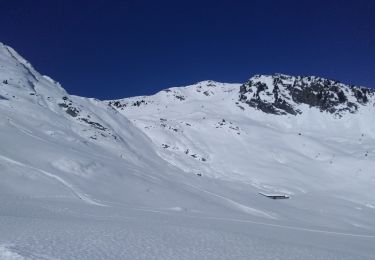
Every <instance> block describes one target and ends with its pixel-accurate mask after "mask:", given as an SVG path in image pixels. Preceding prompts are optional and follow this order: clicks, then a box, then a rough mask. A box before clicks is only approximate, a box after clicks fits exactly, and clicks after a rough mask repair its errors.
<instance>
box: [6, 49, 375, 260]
mask: <svg viewBox="0 0 375 260" xmlns="http://www.w3.org/2000/svg"><path fill="white" fill-rule="evenodd" d="M274 77H276V76H274ZM272 78H273V77H265V78H264V79H263V78H262V79H261V80H262V81H263V80H264V81H267V80H270V79H272ZM250 85H251V84H249V82H248V83H245V84H244V85H241V84H224V83H218V82H213V81H205V82H200V83H198V84H196V85H193V86H188V87H184V88H171V89H167V90H164V91H162V92H160V93H158V94H156V95H154V96H150V97H135V98H130V99H123V100H115V101H104V102H103V101H99V100H95V99H88V98H82V97H77V96H71V95H69V94H68V93H66V91H65V90H64V89H63V88H62V87H61V86H60V85H59V84H58V83H57V82H55V81H53V80H52V79H50V78H48V77H46V76H42V75H41V74H39V73H38V72H37V71H36V70H35V69H34V68H33V67H32V66H31V65H30V64H29V63H28V62H27V61H26V60H24V59H23V58H22V57H20V56H19V55H18V54H17V53H16V52H15V51H14V50H13V49H11V48H10V47H8V46H5V45H2V44H0V143H1V146H0V259H249V257H250V258H252V259H276V258H280V257H281V258H282V259H301V258H303V259H372V256H373V255H374V253H375V252H374V249H373V243H374V239H375V230H374V229H375V223H374V213H375V201H374V192H373V191H372V189H371V188H372V186H373V184H374V175H373V173H372V172H371V169H374V164H373V162H372V161H373V157H374V152H375V149H374V147H375V145H374V135H373V133H374V131H373V130H374V122H373V120H372V116H371V115H372V113H373V103H374V101H373V98H372V96H371V93H367V92H366V97H368V99H367V100H366V102H359V101H358V102H357V101H356V100H353V102H356V103H355V104H356V105H357V106H358V107H357V109H356V110H355V111H354V110H353V111H351V112H355V113H353V114H351V113H350V111H349V112H348V111H346V110H340V114H339V116H337V114H336V113H333V114H331V113H326V112H324V111H323V113H322V112H321V109H320V107H319V108H314V107H313V108H309V107H308V106H307V105H306V104H302V103H298V102H294V103H293V108H295V109H296V110H297V109H298V110H299V111H302V112H303V113H297V116H294V115H291V114H288V113H286V114H285V115H282V116H280V115H277V114H280V113H276V114H275V113H265V112H264V111H262V110H258V109H257V108H259V107H256V106H255V107H254V106H252V105H251V102H248V99H247V98H249V100H251V98H252V97H251V92H249V89H250V88H251V86H250ZM267 86H269V87H270V88H271V85H267ZM247 92H249V93H247ZM266 95H267V94H266ZM347 95H348V96H349V95H351V94H347ZM245 97H246V99H245ZM347 100H349V101H350V100H351V99H350V98H348V99H347ZM350 102H352V101H350ZM258 103H259V102H258ZM249 105H250V106H249ZM339 105H340V106H343V104H342V103H340V104H339ZM345 112H348V113H345ZM340 116H341V117H340ZM197 174H199V175H201V176H198V175H197ZM260 191H266V192H283V193H287V194H290V195H291V199H290V200H284V201H273V200H270V199H268V198H265V197H263V196H259V194H258V192H260Z"/></svg>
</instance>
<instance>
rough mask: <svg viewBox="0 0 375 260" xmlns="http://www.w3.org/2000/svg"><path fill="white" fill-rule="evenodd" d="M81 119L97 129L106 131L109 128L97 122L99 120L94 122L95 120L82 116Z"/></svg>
mask: <svg viewBox="0 0 375 260" xmlns="http://www.w3.org/2000/svg"><path fill="white" fill-rule="evenodd" d="M79 120H81V121H83V122H85V123H87V124H89V125H91V126H92V127H94V128H96V129H99V130H101V131H105V130H107V128H106V127H104V126H102V125H101V124H99V123H97V122H93V121H90V120H88V119H87V118H80V119H79Z"/></svg>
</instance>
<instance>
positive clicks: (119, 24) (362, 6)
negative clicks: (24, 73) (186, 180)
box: [0, 0, 375, 99]
mask: <svg viewBox="0 0 375 260" xmlns="http://www.w3.org/2000/svg"><path fill="white" fill-rule="evenodd" d="M0 4H1V5H0V6H1V14H0V41H1V42H3V43H5V44H8V45H10V46H12V47H13V48H15V49H16V50H17V51H18V52H19V53H20V54H21V55H23V56H24V57H25V58H26V59H28V60H29V61H30V62H31V63H32V64H33V65H34V67H36V69H37V70H39V71H40V72H41V73H43V74H46V75H49V76H51V77H52V78H54V79H55V80H57V81H59V82H61V83H62V85H63V86H64V88H65V89H67V91H68V92H69V93H71V94H76V95H82V96H89V97H96V98H100V99H113V98H121V97H128V96H135V95H148V94H152V93H155V92H157V91H159V90H161V89H163V88H167V87H172V86H181V85H186V84H190V83H194V82H197V81H201V80H206V79H212V80H217V81H222V82H244V81H246V80H247V79H248V78H249V77H251V76H252V75H253V74H260V73H262V74H273V73H278V72H280V73H285V74H291V75H316V76H323V77H328V78H332V79H336V80H339V81H341V82H344V83H349V84H357V85H364V86H369V87H375V1H372V0H367V1H366V0H355V1H354V0H353V1H352V0H345V1H339V0H325V1H321V0H315V1H308V0H306V1H304V0H294V1H291V0H274V1H270V0H262V1H260V0H259V1H251V0H248V1H236V0H231V1H229V0H228V1H221V0H216V1H210V0H207V1H205V0H200V1H195V0H173V1H163V0H149V1H145V0H133V1H127V0H123V1H120V0H118V1H116V0H75V1H70V0H33V1H31V0H0Z"/></svg>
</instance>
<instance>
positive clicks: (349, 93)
mask: <svg viewBox="0 0 375 260" xmlns="http://www.w3.org/2000/svg"><path fill="white" fill-rule="evenodd" d="M373 98H374V89H369V88H364V87H358V86H348V85H345V84H342V83H340V82H338V81H334V80H329V79H324V78H320V77H313V76H309V77H300V76H298V77H293V76H287V75H283V74H275V75H273V76H264V75H256V76H254V77H252V78H251V79H250V80H249V81H247V82H246V83H245V84H243V85H242V86H241V87H240V97H239V99H240V101H241V102H243V103H246V104H248V105H249V106H250V107H254V108H256V109H259V110H261V111H263V112H265V113H270V114H277V115H286V114H291V115H298V114H301V113H302V110H301V105H307V106H309V107H315V108H318V109H319V110H320V111H321V112H328V113H331V114H334V115H336V116H339V117H341V116H342V115H344V114H345V113H347V112H349V113H356V112H357V111H358V108H359V106H365V105H367V103H368V102H369V100H370V99H373Z"/></svg>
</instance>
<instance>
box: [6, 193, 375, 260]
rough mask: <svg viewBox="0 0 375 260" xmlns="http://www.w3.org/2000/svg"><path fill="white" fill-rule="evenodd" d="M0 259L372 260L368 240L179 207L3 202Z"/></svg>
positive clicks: (372, 250) (23, 199)
mask: <svg viewBox="0 0 375 260" xmlns="http://www.w3.org/2000/svg"><path fill="white" fill-rule="evenodd" d="M1 205H2V206H1V211H0V213H1V218H0V221H1V222H0V232H1V239H0V259H373V256H374V247H373V244H374V239H375V238H374V236H371V235H369V236H366V235H358V234H350V233H337V232H334V231H331V232H328V231H327V232H326V231H318V230H316V229H313V228H306V227H305V228H302V227H299V228H297V227H291V226H284V225H278V224H269V223H265V222H258V221H253V220H249V219H248V218H240V217H238V218H233V217H232V218H231V217H225V216H223V217H221V216H216V217H215V216H212V217H208V216H204V215H201V214H197V213H196V214H195V213H192V212H186V211H184V210H178V209H153V208H135V207H126V206H122V205H117V206H113V207H112V206H111V207H100V206H90V205H86V204H83V203H79V202H74V201H67V200H65V201H64V200H48V199H40V200H34V199H26V198H9V197H8V198H6V200H5V201H4V199H2V200H1Z"/></svg>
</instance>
